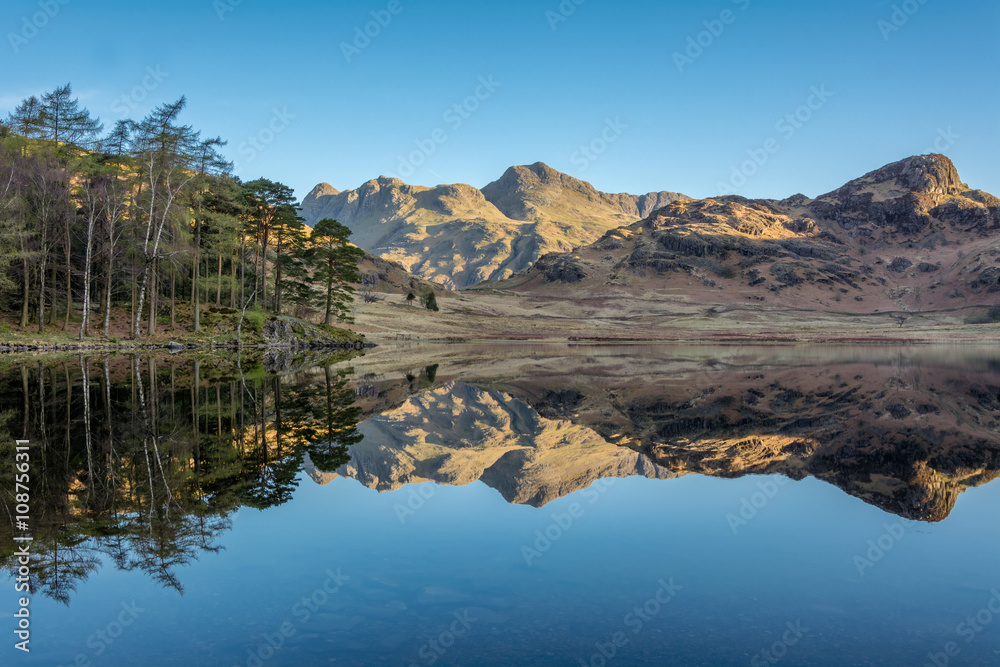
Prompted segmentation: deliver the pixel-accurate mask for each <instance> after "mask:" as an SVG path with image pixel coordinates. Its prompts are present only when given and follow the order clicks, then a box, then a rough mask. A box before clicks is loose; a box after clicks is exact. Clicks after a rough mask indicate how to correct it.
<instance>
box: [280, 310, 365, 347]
mask: <svg viewBox="0 0 1000 667" xmlns="http://www.w3.org/2000/svg"><path fill="white" fill-rule="evenodd" d="M261 333H262V335H263V337H264V344H265V345H267V346H268V347H269V348H287V349H290V350H301V349H318V348H332V347H354V346H356V345H360V344H361V341H362V340H363V339H362V338H361V336H358V335H357V334H353V333H351V332H349V331H345V330H343V329H337V328H334V327H327V326H323V325H321V324H312V323H310V322H306V321H304V320H300V319H298V318H295V317H289V316H287V315H280V316H277V317H272V318H271V319H268V320H265V322H264V326H263V329H262V332H261Z"/></svg>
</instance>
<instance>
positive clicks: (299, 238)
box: [274, 204, 306, 315]
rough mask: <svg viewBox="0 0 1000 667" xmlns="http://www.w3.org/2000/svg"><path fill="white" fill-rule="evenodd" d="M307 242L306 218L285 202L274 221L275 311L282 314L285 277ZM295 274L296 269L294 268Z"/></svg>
mask: <svg viewBox="0 0 1000 667" xmlns="http://www.w3.org/2000/svg"><path fill="white" fill-rule="evenodd" d="M305 243H306V224H305V220H303V219H302V218H300V217H299V214H298V209H297V208H295V206H293V205H291V204H285V205H283V206H281V207H280V208H279V209H278V215H277V217H276V218H275V221H274V250H275V259H274V312H275V314H277V315H280V314H281V298H282V288H283V283H282V280H283V277H284V273H285V272H286V270H287V269H290V268H291V266H290V265H291V264H292V263H294V261H295V257H296V256H297V255H301V254H302V252H303V250H304V249H305ZM292 272H293V274H295V273H296V272H295V270H294V269H292Z"/></svg>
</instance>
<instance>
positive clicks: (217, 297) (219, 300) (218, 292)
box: [215, 252, 222, 308]
mask: <svg viewBox="0 0 1000 667" xmlns="http://www.w3.org/2000/svg"><path fill="white" fill-rule="evenodd" d="M221 305H222V253H221V252H220V253H219V280H218V282H217V283H216V286H215V307H216V308H218V307H219V306H221Z"/></svg>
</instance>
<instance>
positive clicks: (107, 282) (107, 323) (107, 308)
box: [104, 256, 111, 338]
mask: <svg viewBox="0 0 1000 667" xmlns="http://www.w3.org/2000/svg"><path fill="white" fill-rule="evenodd" d="M105 266H106V267H107V269H106V270H105V273H104V276H105V278H104V337H105V338H107V337H108V330H109V329H110V328H111V257H110V256H109V257H108V261H107V263H106V264H105Z"/></svg>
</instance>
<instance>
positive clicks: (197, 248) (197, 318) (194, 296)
mask: <svg viewBox="0 0 1000 667" xmlns="http://www.w3.org/2000/svg"><path fill="white" fill-rule="evenodd" d="M199 208H201V206H200V205H199ZM191 263H192V265H193V268H194V274H193V275H192V276H191V303H192V304H193V305H194V332H195V333H198V332H199V331H201V309H200V303H199V302H200V297H201V294H200V292H201V290H200V289H198V277H199V271H200V270H201V217H200V215H196V216H195V217H194V259H193V260H192V262H191Z"/></svg>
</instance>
